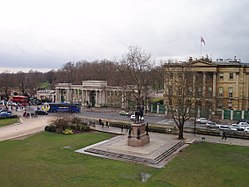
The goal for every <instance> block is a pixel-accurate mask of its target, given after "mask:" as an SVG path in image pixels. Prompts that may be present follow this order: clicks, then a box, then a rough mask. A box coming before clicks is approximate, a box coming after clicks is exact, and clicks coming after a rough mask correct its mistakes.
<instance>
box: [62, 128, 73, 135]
mask: <svg viewBox="0 0 249 187" xmlns="http://www.w3.org/2000/svg"><path fill="white" fill-rule="evenodd" d="M62 133H63V134H65V135H70V134H73V130H71V129H65V130H64V131H62Z"/></svg>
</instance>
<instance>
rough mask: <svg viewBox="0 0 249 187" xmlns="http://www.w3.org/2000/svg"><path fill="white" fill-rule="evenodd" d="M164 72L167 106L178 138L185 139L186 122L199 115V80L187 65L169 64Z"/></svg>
mask: <svg viewBox="0 0 249 187" xmlns="http://www.w3.org/2000/svg"><path fill="white" fill-rule="evenodd" d="M164 70H165V82H164V87H165V105H166V108H167V111H168V112H169V114H170V116H171V117H172V118H173V120H174V121H175V123H176V125H177V127H178V129H179V135H178V138H179V139H183V128H184V124H185V122H186V121H187V120H188V119H189V118H190V117H193V116H196V115H197V113H196V109H197V108H196V106H197V103H198V98H199V96H198V94H201V93H198V89H196V87H195V85H198V83H197V82H196V81H198V79H194V77H195V76H196V72H194V71H192V69H191V67H190V66H187V64H186V63H172V62H167V63H165V65H164ZM196 90H197V91H196Z"/></svg>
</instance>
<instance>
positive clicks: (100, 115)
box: [79, 111, 165, 123]
mask: <svg viewBox="0 0 249 187" xmlns="http://www.w3.org/2000/svg"><path fill="white" fill-rule="evenodd" d="M79 115H81V116H85V117H92V118H99V119H114V120H122V121H130V116H122V115H120V114H118V113H113V112H112V113H110V112H96V111H82V112H81V113H80V114H79ZM164 119H165V117H163V116H149V115H147V114H145V115H144V120H145V122H146V123H157V122H159V121H162V120H164Z"/></svg>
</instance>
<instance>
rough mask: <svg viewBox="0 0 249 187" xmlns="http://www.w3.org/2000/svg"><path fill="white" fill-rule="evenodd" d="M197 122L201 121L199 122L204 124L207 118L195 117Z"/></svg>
mask: <svg viewBox="0 0 249 187" xmlns="http://www.w3.org/2000/svg"><path fill="white" fill-rule="evenodd" d="M196 122H197V123H201V124H205V123H207V122H208V120H207V119H206V118H197V119H196Z"/></svg>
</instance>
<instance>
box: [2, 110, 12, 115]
mask: <svg viewBox="0 0 249 187" xmlns="http://www.w3.org/2000/svg"><path fill="white" fill-rule="evenodd" d="M0 112H7V113H9V114H12V112H11V111H9V110H7V109H0Z"/></svg>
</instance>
